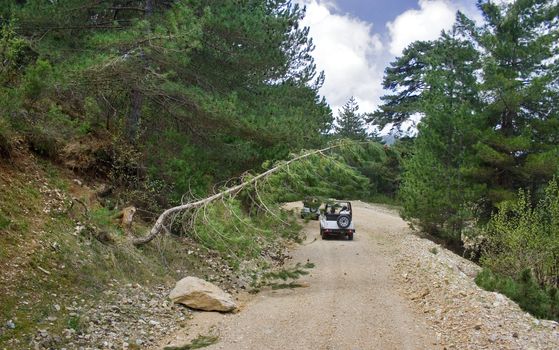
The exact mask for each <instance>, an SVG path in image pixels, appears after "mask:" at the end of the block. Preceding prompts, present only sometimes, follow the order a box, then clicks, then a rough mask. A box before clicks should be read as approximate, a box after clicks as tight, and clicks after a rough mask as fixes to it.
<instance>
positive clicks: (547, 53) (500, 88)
mask: <svg viewBox="0 0 559 350" xmlns="http://www.w3.org/2000/svg"><path fill="white" fill-rule="evenodd" d="M478 7H479V9H480V10H481V12H482V14H483V18H484V21H483V23H482V24H481V25H477V24H476V23H475V22H473V21H472V20H470V19H468V18H467V17H466V16H465V15H463V14H461V13H458V14H457V18H456V23H455V25H454V27H453V28H452V29H451V30H449V31H445V32H443V33H442V34H441V36H440V37H439V38H438V39H437V40H433V41H430V42H415V43H412V44H411V45H410V46H409V47H408V48H407V49H405V50H404V52H403V55H402V56H401V57H399V58H398V59H397V60H396V61H394V62H393V63H392V64H391V66H390V67H389V68H387V69H386V74H385V80H384V87H385V88H386V89H388V90H389V91H390V94H388V95H386V96H385V97H383V101H384V104H383V105H382V106H381V107H380V108H379V110H378V111H376V112H375V113H373V115H372V120H373V121H375V122H377V123H379V124H381V125H386V124H388V123H392V124H393V125H394V126H395V127H398V126H399V125H401V124H402V123H403V122H405V121H406V120H407V119H409V118H410V117H411V116H413V115H414V114H417V113H419V114H421V115H422V120H421V123H420V126H419V134H418V136H417V139H416V141H415V143H414V147H413V149H412V155H411V156H410V157H409V158H407V160H406V161H405V162H404V172H403V175H402V185H401V188H400V198H401V200H402V202H403V207H404V208H403V214H404V216H405V217H406V218H408V219H409V220H411V221H412V222H413V223H415V224H417V225H419V226H420V227H421V228H422V229H423V230H424V231H426V232H428V233H430V234H433V235H435V236H439V237H442V238H443V239H445V240H446V241H447V242H450V243H451V244H462V242H464V244H465V246H466V248H473V249H474V255H477V256H478V257H479V255H480V254H481V261H482V263H483V264H485V266H487V267H490V268H492V269H494V270H495V271H496V272H498V273H499V274H501V276H506V278H509V280H507V281H504V280H503V281H501V282H491V281H489V280H490V278H485V279H484V278H480V283H481V284H482V285H485V286H489V285H490V286H489V288H493V289H495V288H496V289H498V290H501V291H504V292H505V293H507V294H508V295H511V296H512V297H513V298H515V300H517V301H519V302H520V303H521V305H523V306H524V307H526V308H528V309H530V308H531V307H536V306H534V305H537V307H541V308H542V309H545V311H542V309H539V310H538V311H537V314H538V315H540V316H541V315H544V314H545V315H546V317H551V318H557V317H558V314H557V309H558V308H557V305H559V297H558V294H557V287H558V281H559V273H558V270H557V256H559V255H558V252H559V251H558V250H557V247H558V244H559V232H558V231H557V228H556V225H555V222H556V221H557V218H558V217H559V216H558V215H559V214H558V213H557V211H556V210H555V209H553V208H555V206H554V205H553V204H551V203H555V202H556V199H557V193H556V190H555V188H556V180H555V177H556V176H557V174H559V163H558V159H559V148H558V142H557V136H558V135H559V129H557V126H558V125H559V110H558V109H557V106H558V104H557V102H558V101H557V100H558V98H559V85H558V84H557V82H558V81H557V79H558V77H559V75H558V74H557V73H558V67H559V47H558V46H557V40H558V39H559V22H558V18H559V5H558V4H557V3H556V2H553V1H545V0H527V1H523V0H519V1H515V2H513V3H511V4H503V5H498V4H496V3H494V2H493V1H485V0H480V1H478ZM543 208H548V209H543ZM536 218H537V219H536ZM507 222H509V223H508V224H507ZM536 222H539V223H540V224H541V225H543V227H545V229H544V228H542V229H541V230H540V229H536V227H540V226H539V225H540V224H536ZM540 228H541V227H540ZM536 231H537V232H536ZM486 242H488V243H486ZM543 242H545V243H543ZM466 243H467V244H466ZM552 257H555V258H552ZM548 261H549V263H548ZM551 261H554V262H551ZM532 274H533V275H534V276H535V279H536V282H537V283H534V281H533V280H532ZM515 283H518V285H516V284H515Z"/></svg>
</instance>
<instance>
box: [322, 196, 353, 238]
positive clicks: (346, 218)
mask: <svg viewBox="0 0 559 350" xmlns="http://www.w3.org/2000/svg"><path fill="white" fill-rule="evenodd" d="M354 234H355V226H354V224H353V215H352V210H351V202H348V201H336V202H331V203H327V204H326V206H325V207H324V211H323V212H322V214H321V215H320V236H321V237H322V239H326V238H328V237H331V236H338V237H340V236H341V237H347V239H348V240H350V241H351V240H353V235H354Z"/></svg>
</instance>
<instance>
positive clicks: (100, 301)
mask: <svg viewBox="0 0 559 350" xmlns="http://www.w3.org/2000/svg"><path fill="white" fill-rule="evenodd" d="M287 243H288V242H285V241H283V242H282V241H276V242H273V243H272V242H269V243H267V244H266V248H265V249H264V250H263V252H262V259H263V260H262V261H266V262H267V264H268V265H269V266H278V265H281V264H283V262H284V261H285V260H286V259H287V258H289V256H288V255H287V250H286V244H287ZM193 249H194V251H193V252H192V254H195V255H198V258H200V259H201V260H203V261H204V262H205V264H206V265H207V271H208V273H207V275H204V276H200V277H204V278H205V279H207V280H208V281H211V282H213V283H215V284H217V285H219V286H220V287H222V288H223V289H224V290H226V291H227V292H230V293H232V294H236V293H237V292H238V291H240V290H245V289H248V288H250V282H251V280H252V279H251V277H250V275H251V274H253V273H254V271H257V270H256V269H257V263H256V262H255V261H253V262H246V263H245V264H243V265H244V268H243V270H244V271H245V273H241V272H239V271H235V270H233V269H232V268H231V267H230V266H228V265H227V263H226V262H225V261H224V260H223V259H222V258H221V257H220V256H219V254H217V253H212V252H202V250H201V249H195V248H193ZM177 273H178V271H177ZM174 286H175V284H174V282H172V281H170V282H169V283H167V284H160V285H155V286H150V287H146V286H142V285H140V284H137V283H129V284H126V285H121V284H119V282H118V281H116V280H114V281H113V283H110V284H109V285H107V286H105V288H106V289H105V291H103V292H102V295H101V297H100V298H96V299H95V300H93V299H91V298H89V297H88V296H85V295H77V296H75V297H74V299H73V300H71V301H69V302H68V301H65V302H64V303H63V302H61V301H60V300H57V299H56V296H53V300H52V314H51V315H48V316H46V318H45V320H42V321H41V322H39V323H38V328H37V332H36V334H34V335H33V336H32V339H31V340H30V341H29V340H28V341H24V340H21V339H13V340H12V341H11V342H9V346H10V348H7V349H10V350H11V349H33V350H43V349H45V350H46V349H49V350H50V349H60V350H109V349H119V350H120V349H123V350H126V349H148V348H151V347H152V346H154V345H155V344H157V342H158V340H160V339H162V338H165V337H166V336H168V335H169V334H173V333H176V332H177V330H179V329H181V328H183V327H187V325H188V320H189V319H190V318H192V315H193V312H192V311H191V310H190V309H189V308H187V307H185V306H183V305H178V304H174V303H173V302H172V301H171V300H170V299H169V292H170V291H171V289H172V288H173V287H174ZM62 319H64V322H65V324H67V327H66V328H65V329H63V331H62V332H60V331H56V330H55V329H59V327H57V326H56V324H57V323H60V320H62ZM4 327H14V328H15V327H17V322H15V323H14V322H13V321H12V320H9V321H8V323H6V325H0V332H1V331H2V328H4ZM7 349H6V350H7Z"/></svg>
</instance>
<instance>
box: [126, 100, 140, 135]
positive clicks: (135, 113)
mask: <svg viewBox="0 0 559 350" xmlns="http://www.w3.org/2000/svg"><path fill="white" fill-rule="evenodd" d="M143 100H144V98H143V96H142V93H141V92H140V91H139V90H138V89H133V90H132V94H131V105H130V113H129V114H128V119H127V120H126V134H127V137H128V141H129V142H130V143H134V142H135V140H136V135H137V133H138V127H139V125H140V117H141V115H142V104H143Z"/></svg>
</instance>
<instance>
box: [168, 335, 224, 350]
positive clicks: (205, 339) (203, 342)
mask: <svg viewBox="0 0 559 350" xmlns="http://www.w3.org/2000/svg"><path fill="white" fill-rule="evenodd" d="M218 340H219V338H218V337H217V336H207V335H199V336H198V338H196V339H194V340H193V341H192V342H191V343H190V344H186V345H183V346H166V347H165V348H163V350H193V349H201V348H205V347H207V346H210V345H213V344H215V343H217V342H218Z"/></svg>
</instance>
